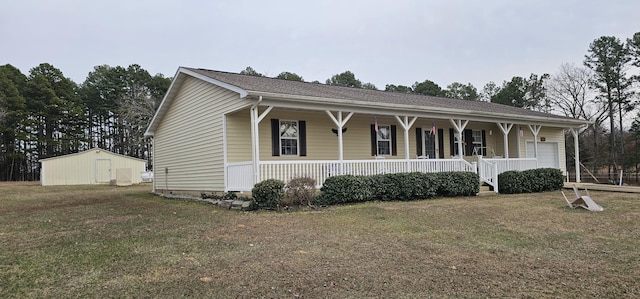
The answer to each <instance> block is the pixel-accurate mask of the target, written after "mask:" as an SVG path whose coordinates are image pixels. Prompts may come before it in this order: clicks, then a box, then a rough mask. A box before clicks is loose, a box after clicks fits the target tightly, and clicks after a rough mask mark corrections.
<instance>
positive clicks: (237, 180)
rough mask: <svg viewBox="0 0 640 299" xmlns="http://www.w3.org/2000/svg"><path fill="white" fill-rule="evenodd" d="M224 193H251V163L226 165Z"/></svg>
mask: <svg viewBox="0 0 640 299" xmlns="http://www.w3.org/2000/svg"><path fill="white" fill-rule="evenodd" d="M226 168H227V179H226V182H225V185H226V187H225V191H251V188H253V162H251V161H248V162H237V163H227V166H226Z"/></svg>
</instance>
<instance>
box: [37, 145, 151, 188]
mask: <svg viewBox="0 0 640 299" xmlns="http://www.w3.org/2000/svg"><path fill="white" fill-rule="evenodd" d="M97 160H99V161H97ZM41 162H42V173H41V182H40V183H41V184H42V185H43V186H54V185H91V184H108V183H109V181H110V180H115V179H116V170H117V169H120V168H129V169H131V182H132V183H134V184H138V183H140V182H141V181H142V179H141V176H140V175H141V173H142V172H144V171H145V170H146V169H145V168H146V162H145V161H144V160H141V159H136V158H132V157H126V156H122V155H117V154H114V153H111V152H108V151H105V150H101V149H91V150H87V151H84V152H81V153H77V154H70V155H65V156H60V157H55V158H49V159H43V160H41ZM96 167H98V169H96ZM96 175H98V177H96Z"/></svg>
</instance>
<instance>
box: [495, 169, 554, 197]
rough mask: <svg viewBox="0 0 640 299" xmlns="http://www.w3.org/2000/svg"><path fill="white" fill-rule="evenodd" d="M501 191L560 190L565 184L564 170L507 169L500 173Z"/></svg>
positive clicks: (511, 192) (508, 192)
mask: <svg viewBox="0 0 640 299" xmlns="http://www.w3.org/2000/svg"><path fill="white" fill-rule="evenodd" d="M498 182H499V185H498V189H499V192H500V193H505V194H515V193H533V192H544V191H551V190H560V189H562V186H563V184H564V177H563V175H562V171H560V170H559V169H556V168H537V169H530V170H525V171H505V172H503V173H501V174H499V175H498Z"/></svg>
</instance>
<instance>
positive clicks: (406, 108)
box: [248, 91, 593, 127]
mask: <svg viewBox="0 0 640 299" xmlns="http://www.w3.org/2000/svg"><path fill="white" fill-rule="evenodd" d="M248 94H249V95H252V96H258V97H259V102H262V98H263V97H265V98H270V99H275V100H282V101H288V102H299V103H307V104H308V103H309V102H310V101H312V102H314V103H317V104H335V105H340V106H347V107H357V108H362V107H373V108H384V109H385V110H387V111H389V110H392V111H403V112H413V114H416V113H415V112H416V111H417V110H416V107H415V106H412V105H401V104H388V103H380V102H362V101H355V100H344V99H335V98H323V97H312V96H295V97H293V96H291V95H287V94H279V93H269V92H259V91H248ZM420 110H422V109H420ZM420 110H418V111H420ZM434 110H435V111H434ZM424 112H427V113H430V114H434V113H435V114H453V115H456V116H458V117H468V116H476V117H483V118H486V117H492V118H499V119H501V120H504V119H514V115H513V114H507V113H491V112H477V111H469V110H460V109H451V108H442V107H438V108H431V110H430V111H424ZM517 119H518V120H520V121H521V120H524V121H525V122H526V121H543V122H547V123H554V124H557V125H560V126H568V124H569V123H570V124H572V127H582V126H585V125H588V124H592V123H593V121H588V120H580V119H569V118H564V119H560V118H558V119H555V118H547V117H541V116H533V115H517Z"/></svg>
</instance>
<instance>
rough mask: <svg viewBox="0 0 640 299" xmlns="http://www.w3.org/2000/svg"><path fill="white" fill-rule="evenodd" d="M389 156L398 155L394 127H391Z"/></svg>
mask: <svg viewBox="0 0 640 299" xmlns="http://www.w3.org/2000/svg"><path fill="white" fill-rule="evenodd" d="M391 155H392V156H397V155H398V143H397V142H396V126H395V125H391Z"/></svg>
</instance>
